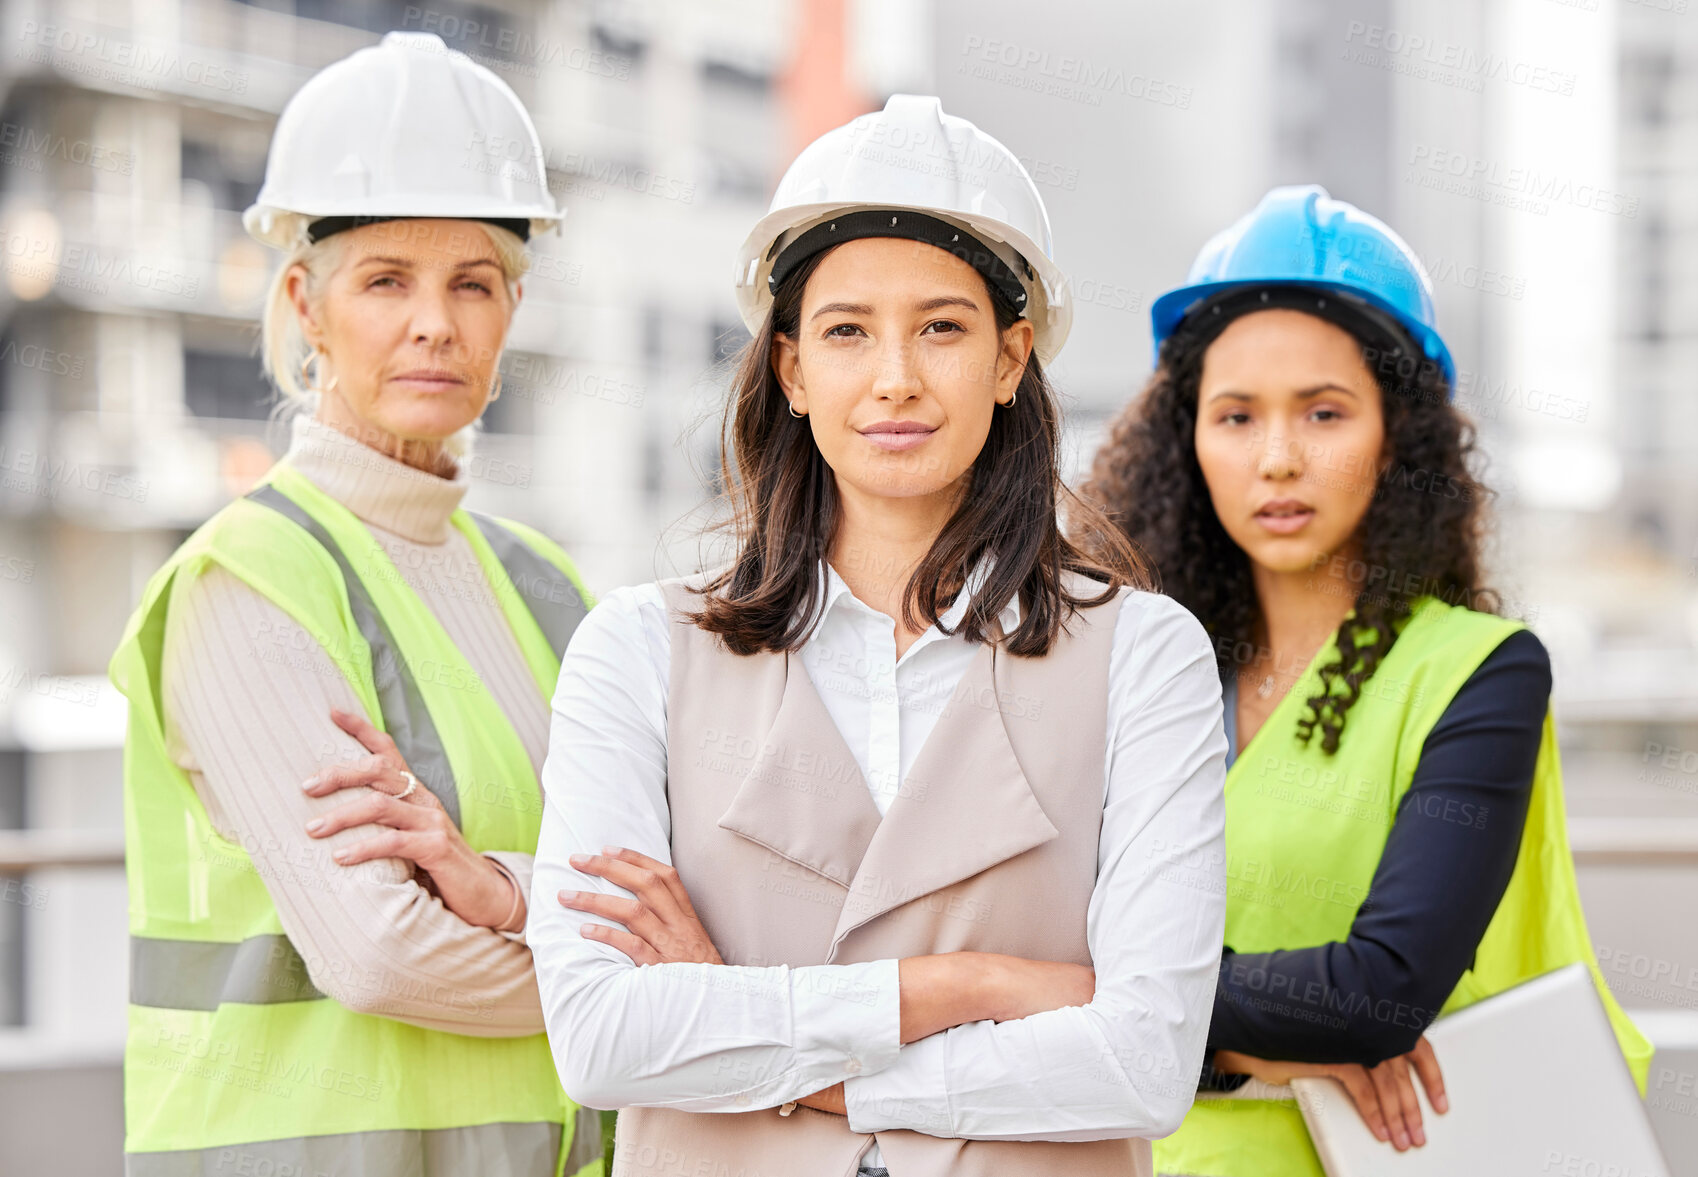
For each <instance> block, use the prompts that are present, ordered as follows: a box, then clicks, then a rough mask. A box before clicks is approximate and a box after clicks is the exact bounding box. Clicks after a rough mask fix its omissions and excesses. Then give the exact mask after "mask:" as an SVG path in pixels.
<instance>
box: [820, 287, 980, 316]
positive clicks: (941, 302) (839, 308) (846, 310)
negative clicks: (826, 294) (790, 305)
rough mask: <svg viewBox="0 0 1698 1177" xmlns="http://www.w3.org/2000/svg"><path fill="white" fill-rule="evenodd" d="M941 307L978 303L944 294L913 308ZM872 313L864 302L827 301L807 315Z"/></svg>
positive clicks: (972, 308) (974, 306) (974, 307)
mask: <svg viewBox="0 0 1698 1177" xmlns="http://www.w3.org/2000/svg"><path fill="white" fill-rule="evenodd" d="M941 307H966V308H967V309H968V310H970V311H976V310H979V309H980V308H979V304H978V303H976V302H974V301H973V300H972V299H970V298H963V297H961V296H960V295H958V294H945V295H941V296H939V297H937V298H928V299H926V300H925V301H924V302H922V303H920V304H919V305H918V306H917V307H915V308H914V309H915V310H918V311H922V312H923V311H935V310H938V309H939V308H941ZM873 313H874V308H873V307H871V306H869V305H868V304H867V303H864V302H828V303H826V304H825V305H824V306H822V307H821V308H820V309H819V310H817V311H815V312H814V313H813V314H812V315H809V316H808V318H809V320H810V321H812V320H814V319H817V318H819V317H820V316H821V315H830V314H845V315H870V314H873Z"/></svg>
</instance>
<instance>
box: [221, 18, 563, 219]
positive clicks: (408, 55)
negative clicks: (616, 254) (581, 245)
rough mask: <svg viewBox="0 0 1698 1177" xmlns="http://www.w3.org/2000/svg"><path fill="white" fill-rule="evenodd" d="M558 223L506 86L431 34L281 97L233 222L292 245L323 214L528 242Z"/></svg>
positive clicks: (340, 65) (401, 41) (392, 39)
mask: <svg viewBox="0 0 1698 1177" xmlns="http://www.w3.org/2000/svg"><path fill="white" fill-rule="evenodd" d="M563 215H564V213H563V212H562V211H561V210H560V209H559V208H558V207H556V205H555V203H554V197H553V196H552V195H551V194H550V193H549V191H548V180H547V176H546V174H545V172H544V167H543V156H542V143H541V141H540V140H538V138H537V132H536V127H535V126H533V125H532V123H531V116H530V114H529V113H528V112H527V111H526V110H525V107H524V104H523V103H521V102H520V101H519V98H518V95H516V94H514V93H513V91H512V89H511V88H510V87H509V86H508V85H507V83H506V82H504V81H502V80H501V79H500V78H498V77H496V76H495V74H493V73H491V72H490V71H489V70H487V69H485V68H484V67H483V66H481V65H479V64H478V63H477V62H475V61H473V60H472V59H471V58H469V57H467V56H466V55H465V54H464V53H461V52H459V51H458V50H451V49H449V48H448V46H446V45H445V44H443V42H442V38H441V37H438V36H436V35H435V34H434V33H386V34H385V35H384V37H383V40H382V41H381V42H380V43H379V44H377V45H375V46H373V47H371V48H367V49H361V50H360V51H359V52H357V53H354V54H352V55H350V56H348V57H345V58H343V59H342V60H341V61H338V62H336V63H334V64H333V65H329V66H326V67H325V68H324V69H322V70H320V71H319V72H318V73H316V74H314V75H313V76H312V77H311V78H310V79H308V81H307V84H306V85H304V86H302V87H301V88H300V90H299V91H298V92H297V93H296V94H295V96H294V97H293V98H291V99H290V100H289V105H288V106H286V107H284V108H283V114H282V116H281V117H280V118H278V120H277V131H276V133H275V134H274V135H273V136H272V139H271V155H270V158H269V159H268V160H267V161H266V167H265V184H264V186H263V187H262V188H260V190H259V196H258V198H257V199H256V200H255V201H254V203H253V206H252V207H250V208H249V209H248V210H247V211H246V212H245V213H243V214H242V224H243V225H244V226H245V227H246V228H247V231H248V232H249V233H250V234H252V235H253V236H254V237H256V238H257V239H259V240H260V241H263V242H265V243H266V244H267V245H274V246H276V247H277V248H279V249H292V248H294V247H295V246H296V245H297V244H300V243H301V242H303V241H305V240H307V237H306V230H307V226H308V225H310V224H311V223H312V222H314V221H317V220H319V219H321V218H325V217H361V218H373V219H383V218H399V217H466V218H473V219H477V220H489V221H497V222H501V221H509V222H514V223H515V224H516V227H518V228H520V229H521V230H522V231H521V232H520V236H521V237H526V236H528V235H529V234H530V233H541V232H545V231H546V230H549V229H553V228H555V227H556V226H558V225H559V224H560V218H561V217H562V216H563ZM525 230H528V231H525Z"/></svg>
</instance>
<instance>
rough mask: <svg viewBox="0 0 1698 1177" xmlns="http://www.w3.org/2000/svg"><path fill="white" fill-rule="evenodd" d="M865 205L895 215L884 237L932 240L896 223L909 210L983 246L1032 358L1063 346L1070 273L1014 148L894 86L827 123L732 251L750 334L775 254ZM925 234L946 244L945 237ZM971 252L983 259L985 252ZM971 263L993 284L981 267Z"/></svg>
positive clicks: (764, 303)
mask: <svg viewBox="0 0 1698 1177" xmlns="http://www.w3.org/2000/svg"><path fill="white" fill-rule="evenodd" d="M872 210H893V211H896V212H897V213H898V215H897V216H894V217H892V218H891V219H892V222H893V226H892V227H893V228H894V229H895V230H896V231H895V232H893V233H891V234H889V235H891V236H914V237H915V238H916V239H918V240H930V239H931V238H929V237H927V236H925V235H923V234H922V233H919V232H910V231H908V229H907V226H904V225H899V224H895V222H897V221H899V220H900V212H901V210H908V211H911V212H916V213H923V214H926V215H927V216H928V217H929V218H932V219H934V220H936V221H942V222H944V223H945V224H947V225H950V226H953V227H954V228H957V229H963V230H965V231H966V232H967V233H969V234H971V235H972V236H973V237H974V238H976V239H977V241H978V242H979V243H981V244H983V245H985V246H988V247H989V249H990V251H991V252H992V253H993V254H995V255H996V258H997V259H998V260H999V261H1000V263H1001V264H1002V266H1005V267H1006V268H1007V270H1008V271H1012V273H1013V275H1014V276H1015V277H1017V278H1018V280H1019V282H1020V285H1021V288H1022V289H1023V291H1024V294H1025V297H1024V299H1023V300H1020V301H1019V304H1018V305H1019V306H1020V308H1021V310H1022V311H1023V313H1024V315H1025V317H1026V318H1029V319H1030V320H1031V321H1032V325H1033V327H1034V328H1035V329H1036V336H1037V339H1036V350H1037V353H1038V359H1039V361H1040V362H1042V363H1045V364H1048V363H1049V362H1050V360H1052V359H1053V358H1054V357H1055V354H1056V353H1057V352H1059V351H1060V350H1061V345H1062V344H1063V343H1065V342H1066V341H1067V332H1068V329H1069V328H1070V327H1071V326H1072V325H1073V303H1072V300H1071V298H1069V296H1068V291H1067V277H1066V275H1065V274H1063V273H1062V272H1061V268H1060V267H1059V266H1057V265H1056V264H1055V260H1054V256H1053V254H1054V246H1053V243H1052V242H1051V239H1050V231H1049V214H1048V213H1047V212H1045V211H1044V202H1043V198H1042V197H1041V196H1039V195H1038V189H1037V185H1035V184H1033V183H1032V177H1031V176H1029V175H1027V174H1026V169H1025V168H1024V167H1023V166H1021V163H1020V161H1019V159H1017V158H1016V157H1015V155H1014V153H1013V152H1012V151H1010V150H1008V148H1006V147H1004V146H1003V145H1002V144H1001V143H998V142H997V141H996V140H995V139H992V138H991V137H990V136H989V135H987V134H985V133H984V132H983V131H981V130H979V128H977V127H975V126H974V125H973V124H972V123H970V122H968V121H967V120H966V119H963V118H956V117H955V116H954V115H948V114H945V113H943V103H942V102H941V101H939V100H938V99H937V98H936V97H933V96H931V95H917V94H894V95H892V96H891V98H890V100H889V101H888V102H886V103H885V106H884V109H883V110H882V111H879V112H878V113H876V114H866V115H862V116H861V117H860V118H858V119H855V120H854V121H852V122H850V123H848V124H846V125H844V126H841V127H838V128H837V129H836V130H834V131H827V132H826V133H825V134H824V135H821V136H820V137H819V138H818V139H815V140H814V141H813V142H812V143H810V144H809V145H808V146H807V147H806V148H805V149H804V150H803V151H802V154H801V155H799V156H797V157H796V162H795V163H793V164H791V165H790V170H789V171H787V172H785V173H784V178H783V179H782V180H780V181H779V182H778V191H777V192H776V193H774V194H773V198H772V206H771V208H770V209H769V210H768V212H767V215H766V216H765V217H763V218H761V220H760V222H759V223H758V224H756V225H755V227H754V230H753V231H752V232H751V233H750V234H749V236H748V238H747V239H746V240H745V241H744V242H743V247H742V249H740V250H739V251H738V253H737V271H736V276H735V283H736V288H737V306H738V309H739V310H740V311H741V312H742V315H743V323H744V325H745V326H747V327H748V328H749V331H750V333H751V334H754V333H756V332H758V331H759V330H760V328H761V325H762V323H763V322H764V321H765V319H766V316H767V309H768V308H769V307H771V306H772V289H771V285H772V284H771V283H770V282H769V280H770V279H771V276H772V272H773V263H774V262H775V261H776V260H778V259H779V258H780V256H781V255H782V254H784V252H785V250H786V249H787V248H788V247H789V246H790V245H791V243H792V242H794V241H796V239H797V238H799V237H801V236H802V235H803V234H804V233H807V232H808V231H809V230H812V229H820V232H821V234H825V233H828V232H830V229H829V226H830V225H831V224H832V223H833V221H834V218H835V219H839V220H840V219H842V218H843V217H844V215H845V214H850V215H853V214H855V213H859V212H870V211H872ZM853 235H855V236H873V235H878V234H874V233H870V232H857V233H854V234H853ZM819 239H820V235H816V237H815V238H813V239H812V240H814V241H818V240H819ZM932 243H933V244H937V245H939V246H940V247H941V248H945V249H952V247H951V245H949V244H948V243H947V242H945V241H933V242H932ZM952 251H953V252H957V253H958V254H959V253H960V252H961V251H959V250H953V249H952ZM976 252H977V253H978V254H979V255H980V258H981V259H982V258H983V251H982V250H981V251H976ZM970 264H975V268H976V269H979V270H980V272H981V273H986V280H987V282H991V283H992V285H993V286H994V285H995V282H994V280H993V278H992V276H991V275H990V274H989V273H987V270H986V267H985V266H982V265H978V264H976V263H970ZM991 268H993V269H995V268H997V267H996V264H995V263H992V265H991Z"/></svg>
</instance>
